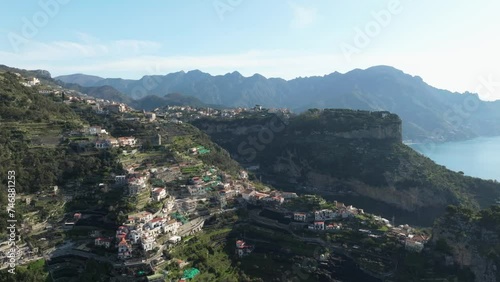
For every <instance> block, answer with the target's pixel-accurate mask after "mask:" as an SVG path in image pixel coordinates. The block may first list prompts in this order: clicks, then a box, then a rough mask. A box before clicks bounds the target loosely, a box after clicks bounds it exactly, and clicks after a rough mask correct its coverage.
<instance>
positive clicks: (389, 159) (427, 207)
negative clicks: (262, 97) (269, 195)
mask: <svg viewBox="0 0 500 282" xmlns="http://www.w3.org/2000/svg"><path fill="white" fill-rule="evenodd" d="M193 124H194V125H195V126H197V127H198V128H200V129H202V130H204V131H206V132H207V133H208V134H210V135H211V137H212V138H213V140H214V141H215V142H217V143H218V144H219V145H221V146H222V147H224V148H225V149H226V150H228V151H229V152H230V153H231V155H232V156H233V158H234V159H236V160H238V161H240V162H241V163H244V164H247V165H259V166H260V169H259V171H258V174H260V175H262V177H263V180H266V181H269V182H270V183H272V184H275V185H277V186H278V187H285V188H287V189H299V190H301V191H303V192H304V193H311V192H312V193H318V194H324V195H330V196H332V197H333V199H335V200H340V201H345V202H349V203H351V204H353V205H356V206H363V207H364V208H365V210H367V211H368V212H371V213H377V214H382V215H384V216H386V217H387V218H391V217H392V216H393V215H397V217H398V218H399V220H402V222H408V223H414V224H418V225H430V224H431V223H432V220H433V218H435V217H436V216H438V215H440V214H441V213H442V212H443V211H444V208H445V207H446V206H447V205H449V204H463V205H467V206H469V207H472V208H478V207H487V206H489V205H492V204H494V203H495V200H496V199H497V198H498V197H500V184H498V183H495V182H492V181H485V180H481V179H478V178H472V177H467V176H463V175H462V174H460V173H457V172H453V171H450V170H448V169H446V168H445V167H443V166H440V165H437V164H436V163H434V162H433V161H432V160H430V159H429V158H426V157H424V156H422V155H420V154H419V153H417V152H415V151H414V150H413V149H411V148H410V147H408V146H406V145H404V144H402V143H401V120H400V119H399V117H398V116H397V115H394V114H389V113H387V112H366V111H354V110H324V111H319V110H309V111H307V112H305V113H303V114H301V115H298V116H295V117H292V118H290V119H289V120H285V121H281V120H280V119H279V118H277V117H276V116H273V115H266V116H264V117H260V118H247V119H233V120H213V119H202V120H197V121H194V122H193ZM300 187H305V190H302V189H301V188H300Z"/></svg>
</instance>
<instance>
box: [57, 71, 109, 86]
mask: <svg viewBox="0 0 500 282" xmlns="http://www.w3.org/2000/svg"><path fill="white" fill-rule="evenodd" d="M56 79H59V80H61V81H64V82H65V83H76V84H79V85H81V86H93V85H94V84H95V83H97V82H99V81H101V80H103V79H104V78H102V77H99V76H95V75H84V74H81V73H76V74H70V75H61V76H58V77H56Z"/></svg>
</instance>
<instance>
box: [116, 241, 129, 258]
mask: <svg viewBox="0 0 500 282" xmlns="http://www.w3.org/2000/svg"><path fill="white" fill-rule="evenodd" d="M131 257H132V247H131V246H130V244H129V243H128V242H127V241H126V240H125V238H122V239H121V240H120V242H119V243H118V259H122V260H124V259H128V258H131Z"/></svg>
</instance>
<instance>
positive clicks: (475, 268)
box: [432, 207, 500, 282]
mask: <svg viewBox="0 0 500 282" xmlns="http://www.w3.org/2000/svg"><path fill="white" fill-rule="evenodd" d="M491 211H493V213H491ZM499 211H500V209H499V208H498V207H494V208H492V209H488V210H486V211H481V212H479V213H475V212H473V211H471V210H468V209H463V208H456V207H450V208H448V212H447V213H446V215H445V216H443V217H441V218H439V219H438V220H436V223H435V225H434V228H433V232H432V233H433V237H432V241H433V242H434V243H435V244H436V245H445V246H447V247H446V248H447V253H448V257H447V259H446V261H447V264H448V265H452V264H456V265H458V266H460V267H461V268H469V269H470V270H471V271H472V272H473V273H474V275H475V280H474V281H477V282H496V281H499V280H500V275H499V273H498V270H499V269H498V267H500V259H499V255H500V253H499V250H500V233H499V232H498V231H499V227H500V225H498V219H499V218H498V215H499V214H500V213H499ZM488 213H489V215H487V214H488ZM492 214H493V217H496V219H495V220H493V221H490V220H488V219H486V217H489V216H491V215H492ZM494 221H497V222H494Z"/></svg>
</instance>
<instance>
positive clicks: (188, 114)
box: [155, 105, 290, 121]
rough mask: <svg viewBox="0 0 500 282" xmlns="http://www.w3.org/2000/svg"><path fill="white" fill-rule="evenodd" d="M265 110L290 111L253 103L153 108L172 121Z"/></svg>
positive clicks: (232, 116)
mask: <svg viewBox="0 0 500 282" xmlns="http://www.w3.org/2000/svg"><path fill="white" fill-rule="evenodd" d="M264 110H266V111H267V112H269V113H275V114H284V115H289V114H290V111H289V109H286V108H271V109H264V108H263V107H262V106H261V105H255V106H254V107H252V108H243V107H238V108H232V109H213V108H197V107H191V106H167V107H165V108H164V109H155V112H156V113H157V116H159V117H160V116H161V117H164V118H165V119H170V120H172V121H179V120H193V119H199V118H203V117H213V118H221V119H231V118H236V117H239V116H241V115H246V114H252V113H256V112H262V111H264Z"/></svg>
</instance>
